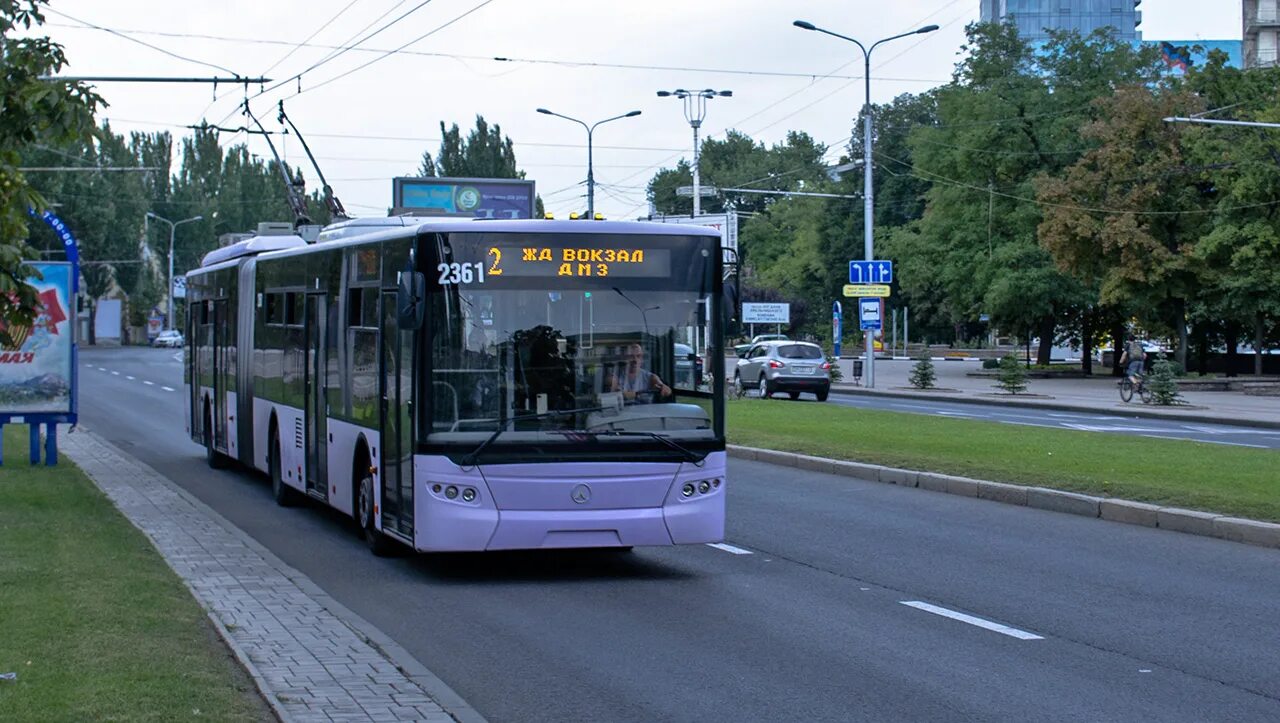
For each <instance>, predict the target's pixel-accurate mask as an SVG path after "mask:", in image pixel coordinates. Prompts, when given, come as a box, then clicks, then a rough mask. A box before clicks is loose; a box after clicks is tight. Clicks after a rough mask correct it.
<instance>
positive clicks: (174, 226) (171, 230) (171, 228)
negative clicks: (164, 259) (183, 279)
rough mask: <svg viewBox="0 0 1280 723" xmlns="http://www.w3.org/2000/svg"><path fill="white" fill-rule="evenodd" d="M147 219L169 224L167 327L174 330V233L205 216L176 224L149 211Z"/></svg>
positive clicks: (187, 219) (186, 219)
mask: <svg viewBox="0 0 1280 723" xmlns="http://www.w3.org/2000/svg"><path fill="white" fill-rule="evenodd" d="M146 217H147V218H154V219H155V220H157V221H162V222H164V223H167V224H169V321H168V322H167V324H166V326H167V328H169V329H172V328H173V239H174V232H175V231H177V229H178V227H179V226H181V225H182V224H184V223H194V222H196V221H200V220H202V219H203V218H204V216H192V217H191V218H185V219H183V220H181V221H178V222H177V223H174V222H173V221H170V220H169V219H167V218H165V217H164V216H157V215H156V214H154V213H151V212H150V211H147V216H146Z"/></svg>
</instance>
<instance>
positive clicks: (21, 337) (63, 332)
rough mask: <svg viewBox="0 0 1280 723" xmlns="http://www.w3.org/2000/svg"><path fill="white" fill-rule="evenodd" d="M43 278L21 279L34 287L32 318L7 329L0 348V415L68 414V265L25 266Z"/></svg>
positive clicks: (71, 314) (71, 308)
mask: <svg viewBox="0 0 1280 723" xmlns="http://www.w3.org/2000/svg"><path fill="white" fill-rule="evenodd" d="M30 265H31V266H32V267H33V268H35V269H36V271H38V272H39V273H40V275H41V276H42V277H43V278H40V279H38V280H37V279H36V278H34V277H32V278H30V279H27V283H29V284H31V285H32V286H34V287H35V289H36V296H37V298H38V300H39V304H40V311H39V313H38V315H37V316H36V319H35V321H34V322H33V323H32V324H30V325H28V326H22V327H13V328H10V329H9V330H8V331H9V335H10V336H11V337H12V338H13V341H12V344H8V345H5V346H3V348H0V413H2V412H19V413H26V412H52V413H62V414H70V413H71V412H72V409H71V375H72V364H73V361H72V358H73V357H72V353H73V349H74V342H75V336H74V334H75V332H74V329H75V300H74V299H73V298H72V296H71V264H69V263H66V262H42V263H33V264H30Z"/></svg>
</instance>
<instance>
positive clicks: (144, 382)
mask: <svg viewBox="0 0 1280 723" xmlns="http://www.w3.org/2000/svg"><path fill="white" fill-rule="evenodd" d="M142 383H143V384H146V385H147V386H149V387H154V386H155V385H156V383H155V382H149V381H147V380H146V379H143V380H142Z"/></svg>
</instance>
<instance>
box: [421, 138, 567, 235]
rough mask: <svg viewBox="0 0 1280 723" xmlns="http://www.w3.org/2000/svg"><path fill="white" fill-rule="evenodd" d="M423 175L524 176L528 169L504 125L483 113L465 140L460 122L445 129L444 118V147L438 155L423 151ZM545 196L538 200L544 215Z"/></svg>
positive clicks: (538, 208)
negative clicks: (521, 164) (522, 166)
mask: <svg viewBox="0 0 1280 723" xmlns="http://www.w3.org/2000/svg"><path fill="white" fill-rule="evenodd" d="M418 176H419V177H422V178H434V177H436V176H440V177H445V178H524V177H525V173H524V171H522V170H520V168H519V166H518V165H517V164H516V151H515V143H513V142H512V140H511V137H510V136H504V135H502V127H501V126H499V125H497V124H496V123H495V124H494V125H492V126H491V125H489V123H488V121H486V120H485V119H484V116H482V115H476V127H475V128H473V129H472V130H471V132H470V133H468V134H467V137H466V138H465V139H464V138H463V137H462V131H461V130H460V129H459V128H458V124H457V123H454V124H453V125H452V126H451V127H449V128H447V129H446V128H445V125H444V121H440V150H439V152H438V153H437V154H436V157H435V158H432V157H431V154H430V153H429V152H427V151H423V153H422V163H421V165H419V166H418ZM543 213H544V210H543V205H542V197H541V196H539V197H538V198H537V199H535V203H534V215H535V217H537V218H542V215H543Z"/></svg>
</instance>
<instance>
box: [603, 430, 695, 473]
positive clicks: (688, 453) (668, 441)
mask: <svg viewBox="0 0 1280 723" xmlns="http://www.w3.org/2000/svg"><path fill="white" fill-rule="evenodd" d="M597 434H600V435H602V436H605V437H649V438H650V439H656V440H658V441H659V442H662V443H663V444H665V445H667V446H668V447H670V448H672V449H674V450H675V451H677V452H679V453H680V454H683V455H684V456H685V458H687V459H688V460H689V461H690V462H692V463H694V464H696V465H698V466H702V460H704V459H706V458H707V455H706V454H701V455H700V454H698V453H697V452H694V451H693V450H691V449H689V448H688V447H685V446H684V445H682V444H680V443H678V442H676V441H675V440H674V439H672V438H670V437H668V436H666V435H664V434H658V433H657V432H648V431H640V430H632V431H618V430H610V431H608V432H598V433H597Z"/></svg>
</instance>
